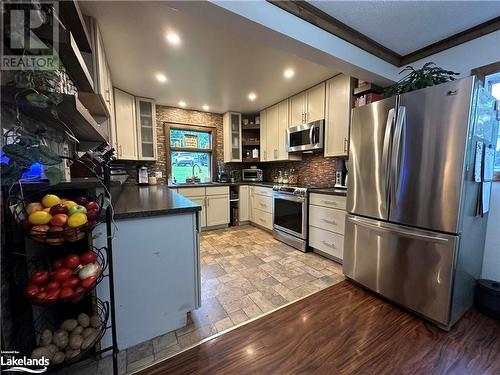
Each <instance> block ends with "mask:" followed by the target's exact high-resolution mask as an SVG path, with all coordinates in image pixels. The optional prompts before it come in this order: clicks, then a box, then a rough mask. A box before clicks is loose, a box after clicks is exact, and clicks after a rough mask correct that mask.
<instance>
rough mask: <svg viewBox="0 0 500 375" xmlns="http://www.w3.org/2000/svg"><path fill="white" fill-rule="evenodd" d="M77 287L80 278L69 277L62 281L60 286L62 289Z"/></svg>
mask: <svg viewBox="0 0 500 375" xmlns="http://www.w3.org/2000/svg"><path fill="white" fill-rule="evenodd" d="M78 285H80V278H78V276H71V277H70V278H69V279H67V280H65V281H63V282H62V283H61V286H62V287H63V288H71V289H73V288H76V287H77V286H78Z"/></svg>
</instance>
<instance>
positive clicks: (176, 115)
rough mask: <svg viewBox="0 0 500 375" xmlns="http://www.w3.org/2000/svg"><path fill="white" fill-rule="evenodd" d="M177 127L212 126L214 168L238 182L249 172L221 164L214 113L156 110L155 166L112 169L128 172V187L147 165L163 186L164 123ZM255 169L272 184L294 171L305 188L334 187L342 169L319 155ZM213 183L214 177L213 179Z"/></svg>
mask: <svg viewBox="0 0 500 375" xmlns="http://www.w3.org/2000/svg"><path fill="white" fill-rule="evenodd" d="M167 122H169V123H177V124H183V125H193V126H203V125H205V126H207V125H209V126H215V131H214V133H213V142H214V146H215V149H214V157H215V162H216V165H220V164H222V165H224V169H225V172H226V173H228V174H230V173H231V172H233V173H234V176H235V177H236V178H237V179H240V178H241V169H243V168H249V167H250V165H255V163H254V164H241V163H226V164H224V162H223V161H224V154H223V147H224V145H223V138H222V115H221V114H217V113H209V112H200V111H193V110H187V109H182V108H175V107H166V106H161V105H157V106H156V133H157V143H158V145H157V147H158V160H157V161H156V162H137V161H127V162H115V163H114V165H119V166H121V167H123V168H125V169H127V171H128V173H129V175H130V178H129V180H128V181H127V182H128V183H132V184H135V183H136V177H137V167H138V166H141V165H146V166H147V167H148V168H149V171H150V175H151V176H152V175H154V172H156V171H161V172H162V173H163V178H161V179H158V183H159V184H164V183H165V182H166V180H167V178H168V168H167V161H166V160H167V158H166V155H165V151H166V150H165V147H166V144H165V123H167ZM256 165H257V166H258V168H261V169H263V170H264V180H266V181H272V179H273V177H274V176H277V175H278V172H279V171H280V170H281V171H283V172H284V171H286V170H290V169H291V168H293V169H295V172H296V173H297V174H298V175H299V181H300V183H301V184H305V185H307V186H333V185H334V183H335V170H336V169H341V168H342V161H341V160H340V159H332V158H325V157H323V155H322V154H304V155H303V158H302V160H301V161H293V162H273V163H257V164H256ZM213 177H214V179H215V177H216V176H213Z"/></svg>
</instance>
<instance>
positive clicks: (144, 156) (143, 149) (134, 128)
mask: <svg viewBox="0 0 500 375" xmlns="http://www.w3.org/2000/svg"><path fill="white" fill-rule="evenodd" d="M113 93H114V102H115V108H114V112H115V116H114V117H115V121H114V127H115V129H114V132H113V133H114V134H115V135H116V140H115V141H114V142H113V143H114V144H115V148H116V151H117V152H116V153H117V159H120V160H156V155H157V154H156V153H157V151H156V148H157V147H156V146H157V142H156V107H155V102H154V100H152V99H146V98H138V97H135V96H134V95H132V94H129V93H127V92H125V91H122V90H120V89H117V88H115V89H114V91H113Z"/></svg>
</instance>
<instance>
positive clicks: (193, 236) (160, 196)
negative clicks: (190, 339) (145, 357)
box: [94, 186, 201, 350]
mask: <svg viewBox="0 0 500 375" xmlns="http://www.w3.org/2000/svg"><path fill="white" fill-rule="evenodd" d="M120 190H121V191H120V193H119V196H118V197H117V198H116V199H113V202H114V203H113V209H114V220H115V225H116V227H115V228H113V265H114V279H115V300H116V323H117V339H118V348H119V349H120V350H123V349H126V348H129V347H131V346H134V345H136V344H138V343H141V342H143V341H147V340H150V339H151V338H153V337H157V336H160V335H163V334H165V333H167V332H170V331H173V330H175V329H178V328H180V327H183V326H185V325H186V318H187V313H188V312H190V311H192V310H194V309H196V308H198V307H199V306H200V250H199V224H198V223H199V218H198V216H199V215H198V214H199V211H200V210H201V207H200V206H199V205H197V204H195V203H193V202H191V201H190V200H189V199H187V198H184V197H183V196H181V195H180V194H178V193H176V192H175V191H173V190H171V189H169V188H168V187H166V186H146V187H139V186H124V187H121V189H120ZM99 229H100V230H99ZM99 232H102V233H105V230H104V227H103V226H102V225H101V226H100V227H98V228H97V230H96V233H99ZM94 246H97V247H101V246H106V238H105V236H100V237H98V238H95V239H94ZM107 285H108V284H107V283H101V284H99V286H98V290H97V293H98V296H99V298H101V299H103V300H109V297H108V296H109V290H107V287H108V286H107ZM108 340H109V341H108ZM109 342H110V337H105V338H104V344H103V345H106V344H108V343H109Z"/></svg>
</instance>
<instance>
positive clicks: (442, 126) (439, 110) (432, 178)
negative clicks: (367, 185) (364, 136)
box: [349, 79, 472, 233]
mask: <svg viewBox="0 0 500 375" xmlns="http://www.w3.org/2000/svg"><path fill="white" fill-rule="evenodd" d="M471 93H472V79H462V80H458V81H452V82H449V83H445V84H441V85H438V86H433V87H429V88H426V89H422V90H417V91H413V92H410V93H406V94H403V95H401V96H400V100H399V109H398V119H397V121H396V125H395V131H394V139H393V151H392V160H391V170H392V173H391V207H390V218H389V220H390V221H392V222H397V223H401V224H406V225H411V226H415V227H420V228H426V229H431V230H438V231H443V232H449V233H458V232H459V229H458V226H459V221H458V219H459V209H460V207H459V206H460V196H461V188H462V181H463V173H464V158H465V148H466V142H467V132H468V122H469V108H470V101H471ZM349 177H350V176H349Z"/></svg>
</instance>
